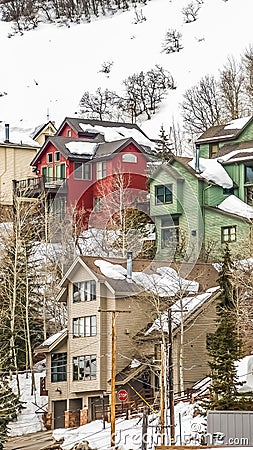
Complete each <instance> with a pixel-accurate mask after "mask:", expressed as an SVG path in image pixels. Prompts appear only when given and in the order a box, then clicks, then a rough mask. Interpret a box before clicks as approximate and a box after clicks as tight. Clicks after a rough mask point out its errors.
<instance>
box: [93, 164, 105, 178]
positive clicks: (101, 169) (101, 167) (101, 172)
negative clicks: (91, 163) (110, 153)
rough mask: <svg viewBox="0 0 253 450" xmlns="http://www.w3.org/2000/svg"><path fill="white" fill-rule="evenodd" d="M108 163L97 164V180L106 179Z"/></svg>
mask: <svg viewBox="0 0 253 450" xmlns="http://www.w3.org/2000/svg"><path fill="white" fill-rule="evenodd" d="M106 169H107V167H106V161H98V162H97V164H96V176H97V180H103V179H104V178H106Z"/></svg>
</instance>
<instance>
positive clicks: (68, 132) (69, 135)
mask: <svg viewBox="0 0 253 450" xmlns="http://www.w3.org/2000/svg"><path fill="white" fill-rule="evenodd" d="M71 136H72V133H71V129H69V130H68V131H67V137H71Z"/></svg>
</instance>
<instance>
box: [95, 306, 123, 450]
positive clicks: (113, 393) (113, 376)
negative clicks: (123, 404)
mask: <svg viewBox="0 0 253 450" xmlns="http://www.w3.org/2000/svg"><path fill="white" fill-rule="evenodd" d="M98 311H99V312H106V313H111V314H112V347H111V351H112V367H111V407H110V421H111V447H115V406H116V388H115V381H116V312H117V313H130V312H131V310H130V309H129V310H126V311H123V310H116V309H113V310H109V309H106V310H101V309H100V308H99V309H98Z"/></svg>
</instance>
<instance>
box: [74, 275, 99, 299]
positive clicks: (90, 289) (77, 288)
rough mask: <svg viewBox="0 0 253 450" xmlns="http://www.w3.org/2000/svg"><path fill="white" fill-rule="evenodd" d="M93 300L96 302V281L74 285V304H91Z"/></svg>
mask: <svg viewBox="0 0 253 450" xmlns="http://www.w3.org/2000/svg"><path fill="white" fill-rule="evenodd" d="M92 300H96V282H95V281H93V280H92V281H81V282H79V283H73V302H90V301H92Z"/></svg>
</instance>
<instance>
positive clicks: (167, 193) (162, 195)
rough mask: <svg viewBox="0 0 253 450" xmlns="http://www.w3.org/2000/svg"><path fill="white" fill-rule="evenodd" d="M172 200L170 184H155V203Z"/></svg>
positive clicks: (170, 201)
mask: <svg viewBox="0 0 253 450" xmlns="http://www.w3.org/2000/svg"><path fill="white" fill-rule="evenodd" d="M172 200H173V199H172V184H167V185H160V186H155V202H156V204H157V205H159V204H161V203H172Z"/></svg>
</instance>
